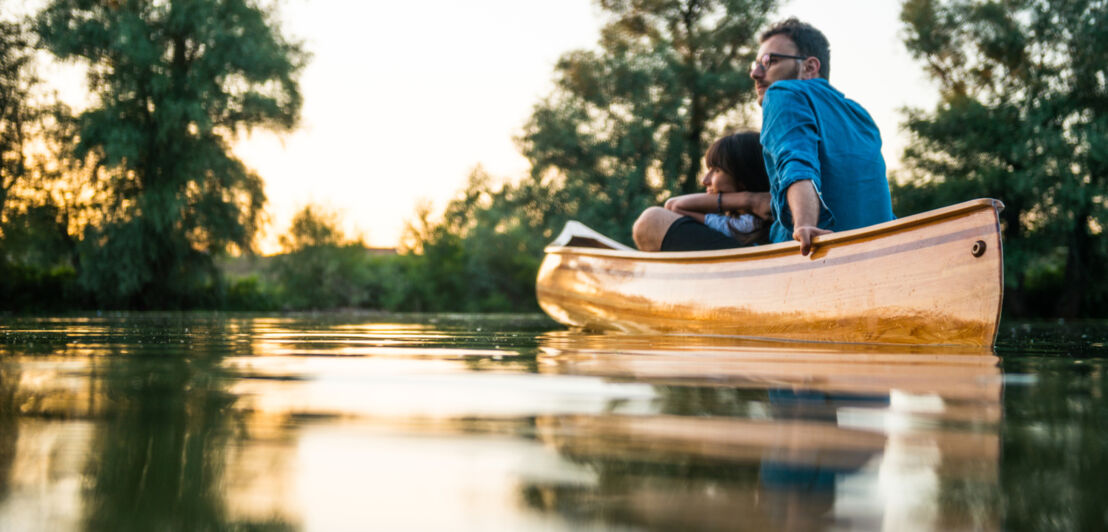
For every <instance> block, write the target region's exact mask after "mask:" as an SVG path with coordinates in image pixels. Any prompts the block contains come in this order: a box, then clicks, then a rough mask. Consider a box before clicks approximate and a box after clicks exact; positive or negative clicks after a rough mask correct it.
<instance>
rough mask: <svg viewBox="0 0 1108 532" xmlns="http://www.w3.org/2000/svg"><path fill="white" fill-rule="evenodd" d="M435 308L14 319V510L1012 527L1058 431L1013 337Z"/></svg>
mask: <svg viewBox="0 0 1108 532" xmlns="http://www.w3.org/2000/svg"><path fill="white" fill-rule="evenodd" d="M415 318H417V319H414V320H408V321H404V320H401V321H397V322H393V323H379V322H378V321H377V320H372V319H370V320H367V319H365V318H363V317H358V316H356V315H354V316H346V317H344V316H341V315H335V316H330V317H315V318H311V317H283V318H252V317H247V316H240V317H236V316H231V317H218V316H211V315H196V316H188V315H137V316H109V317H100V318H94V319H86V318H81V319H74V320H73V321H72V322H70V321H68V320H66V319H53V320H34V319H21V320H14V321H9V322H8V323H6V324H5V325H4V326H3V327H0V328H2V329H3V332H2V334H3V335H4V336H3V338H6V342H5V343H3V344H0V354H2V355H3V358H0V524H3V525H4V526H3V527H2V528H4V529H7V528H9V526H8V525H12V524H14V525H15V526H14V527H11V528H15V529H42V528H49V529H58V530H76V529H86V528H112V527H113V525H115V524H118V523H121V522H124V521H126V522H128V523H132V524H141V525H143V528H166V527H170V525H169V524H168V523H170V522H173V523H185V524H186V525H187V526H188V527H190V528H205V527H207V528H234V527H262V528H266V527H272V528H278V529H288V528H296V529H300V528H303V529H309V530H310V529H315V530H332V529H336V528H343V527H347V526H356V527H358V528H381V529H403V528H409V529H410V528H415V529H460V530H487V529H513V530H523V529H527V530H530V529H542V530H578V529H582V528H585V529H601V530H603V529H639V528H641V529H688V530H716V529H732V528H734V527H735V525H736V523H741V526H742V527H744V528H752V529H773V530H782V529H784V530H789V529H811V528H840V529H843V528H846V529H852V528H865V529H890V530H901V529H906V528H907V529H925V530H947V529H998V528H1005V526H1004V524H1005V522H1006V519H1007V517H1006V515H1007V514H1005V510H1004V507H1003V506H1002V505H1001V501H1002V500H1003V499H1004V497H1006V496H1009V495H1008V494H1011V493H1013V490H1014V489H1031V488H1030V487H1026V488H1025V487H1024V486H1027V485H1025V484H1018V485H1016V484H1010V481H1008V480H1004V479H1005V474H1003V472H1004V471H1020V470H1022V469H1020V468H1027V467H1029V466H1028V465H1027V464H1028V462H1027V461H1026V459H1021V461H1019V462H1010V461H1006V459H1007V458H1008V457H1009V456H1020V451H1019V449H1021V446H1027V445H1033V444H1035V442H1036V441H1037V440H1029V439H1026V438H1016V439H1013V438H1011V437H1007V438H1002V437H1001V436H1002V434H1004V430H1009V431H1010V430H1013V429H1005V427H1006V426H1008V424H1009V423H1011V421H1010V420H1009V419H1008V417H1009V414H1008V412H1010V411H1014V412H1017V415H1021V416H1026V415H1027V414H1026V412H1028V411H1029V408H1030V407H1031V405H1032V403H1020V404H1017V405H1007V404H1006V403H1007V402H1008V401H1009V399H1008V396H1009V395H1011V396H1014V397H1017V398H1018V397H1020V396H1021V395H1023V396H1026V394H1027V393H1028V390H1031V389H1034V388H1032V387H1034V386H1037V384H1036V383H1037V382H1038V379H1040V378H1042V379H1050V378H1052V377H1050V375H1051V374H1050V373H1043V374H1042V375H1041V376H1040V377H1028V376H1027V375H1018V374H1017V375H1005V373H1004V372H1002V367H1003V366H1004V361H1003V360H1002V359H1001V358H1000V357H998V356H997V355H996V354H994V353H993V352H992V351H990V350H967V349H943V350H937V349H932V348H921V347H900V348H893V349H890V348H875V347H866V346H833V345H818V344H801V343H787V342H758V341H749V340H739V339H735V338H725V337H694V336H645V335H627V334H586V333H580V332H573V331H555V332H547V331H549V330H550V329H551V327H550V325H549V322H545V321H539V320H540V318H533V319H532V318H529V320H531V321H528V320H519V319H516V320H514V321H512V320H510V321H507V322H503V321H497V319H495V318H492V317H483V318H464V317H444V318H441V319H440V318H428V317H415ZM432 319H434V321H435V322H434V323H431V320H432ZM1016 360H1021V359H1016ZM1088 363H1089V364H1090V365H1091V366H1093V367H1097V368H1099V367H1100V366H1098V365H1097V364H1096V363H1095V359H1090V360H1089V362H1088ZM1101 370H1102V369H1098V370H1097V371H1101ZM1067 379H1068V380H1067V382H1075V381H1074V380H1073V379H1074V377H1072V376H1069V377H1067ZM1006 383H1015V384H1010V385H1009V386H1015V388H1014V389H1012V390H1005V387H1006ZM1083 408H1088V406H1086V407H1083ZM1021 412H1022V413H1021ZM1062 419H1064V418H1062ZM1046 422H1047V421H1046V420H1041V421H1037V423H1039V424H1042V423H1046ZM1010 474H1011V473H1009V475H1010ZM1017 486H1018V488H1017ZM1015 493H1016V494H1019V493H1022V492H1015ZM136 504H138V505H139V506H136ZM135 508H141V510H138V511H136V510H135ZM182 512H188V516H189V517H188V518H187V519H186V518H185V517H184V515H185V514H183V513H182ZM173 526H183V525H179V524H178V525H173Z"/></svg>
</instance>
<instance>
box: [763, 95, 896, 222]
mask: <svg viewBox="0 0 1108 532" xmlns="http://www.w3.org/2000/svg"><path fill="white" fill-rule="evenodd" d="M762 154H763V156H764V158H765V162H766V172H767V173H768V174H769V183H770V185H769V186H770V194H771V197H772V204H773V214H774V217H775V220H774V222H773V226H772V227H771V228H770V241H772V242H784V241H788V240H792V234H793V216H792V213H791V212H790V211H789V203H788V201H787V194H786V191H787V190H788V189H789V185H792V184H793V183H795V182H797V181H802V180H805V179H809V180H811V181H812V184H813V185H815V189H816V193H817V194H818V195H819V199H820V213H819V224H818V225H819V227H820V228H823V229H830V230H832V231H846V230H848V229H856V228H859V227H865V226H868V225H873V224H877V223H881V222H887V221H889V220H892V219H893V218H894V216H893V209H892V200H891V199H890V197H889V182H888V178H887V177H886V176H885V159H884V158H882V157H881V134H880V132H878V130H877V125H876V124H874V123H873V119H872V118H870V116H869V113H867V112H866V110H865V109H863V108H862V106H860V105H858V104H857V103H855V102H853V101H851V100H848V99H846V98H845V97H843V94H842V93H841V92H839V91H838V90H836V89H835V88H834V87H832V86H831V85H830V84H828V83H827V80H825V79H811V80H785V81H778V82H776V83H774V84H773V85H770V87H769V89H767V90H766V94H765V98H764V99H763V100H762Z"/></svg>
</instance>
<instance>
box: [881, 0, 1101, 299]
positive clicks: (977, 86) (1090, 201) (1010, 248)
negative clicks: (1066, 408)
mask: <svg viewBox="0 0 1108 532" xmlns="http://www.w3.org/2000/svg"><path fill="white" fill-rule="evenodd" d="M1106 12H1108V2H1105V1H1103V0H1071V1H1066V2H1056V1H1048V0H1005V1H1002V2H1001V1H995V0H994V1H988V0H974V1H944V0H908V1H906V2H905V3H904V6H903V9H902V12H901V20H902V21H903V22H904V24H905V30H906V40H905V43H906V45H907V47H908V49H909V51H910V52H911V53H912V54H913V55H914V56H915V57H916V58H919V59H922V60H923V62H924V64H925V65H926V69H927V72H928V73H929V74H930V75H931V77H932V78H933V79H934V80H935V81H936V82H937V83H938V85H939V91H940V102H939V104H938V106H937V107H936V108H935V109H934V110H932V111H927V112H925V111H923V110H919V109H916V110H913V111H911V112H910V113H909V115H908V121H907V125H908V129H909V131H910V132H911V133H912V135H913V143H912V145H911V146H910V147H909V148H908V150H907V151H906V154H905V160H906V163H908V166H909V168H910V172H911V173H910V176H909V177H910V178H912V179H911V181H909V182H900V183H897V184H896V186H894V193H893V197H894V199H895V200H897V210H898V212H901V213H902V214H904V213H906V211H915V210H922V209H925V208H932V207H935V206H938V205H941V204H947V203H952V202H955V201H961V200H964V199H967V198H970V197H975V196H982V195H985V196H992V197H996V198H999V199H1001V200H1003V201H1004V203H1005V204H1006V209H1005V210H1004V211H1003V213H1002V223H1003V234H1004V241H1005V242H1004V245H1005V259H1006V264H1005V283H1006V289H1007V290H1006V291H1007V293H1006V295H1005V300H1006V303H1007V305H1008V308H1009V309H1010V310H1011V311H1014V312H1016V313H1017V314H1021V315H1028V314H1033V313H1035V312H1039V313H1043V312H1045V313H1052V314H1056V315H1061V316H1074V315H1078V314H1088V313H1091V312H1096V309H1101V310H1100V312H1101V313H1103V309H1104V308H1106V307H1108V305H1106V303H1108V290H1106V289H1105V288H1104V287H1105V283H1104V281H1105V280H1108V270H1106V268H1105V259H1106V258H1108V246H1106V244H1105V239H1104V238H1103V237H1102V235H1103V230H1104V227H1103V224H1104V220H1106V219H1108V218H1106V216H1105V215H1106V208H1108V190H1106V187H1108V112H1106V111H1108V86H1106V78H1108V16H1105V13H1106Z"/></svg>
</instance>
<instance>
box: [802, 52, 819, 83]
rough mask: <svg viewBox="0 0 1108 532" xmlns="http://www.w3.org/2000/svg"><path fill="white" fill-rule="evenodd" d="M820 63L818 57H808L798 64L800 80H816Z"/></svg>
mask: <svg viewBox="0 0 1108 532" xmlns="http://www.w3.org/2000/svg"><path fill="white" fill-rule="evenodd" d="M819 67H820V62H819V58H818V57H808V58H807V59H805V60H804V61H803V62H801V63H800V79H816V78H818V77H819Z"/></svg>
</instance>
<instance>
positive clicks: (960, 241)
mask: <svg viewBox="0 0 1108 532" xmlns="http://www.w3.org/2000/svg"><path fill="white" fill-rule="evenodd" d="M1001 208H1003V204H1001V203H1000V202H999V201H997V200H992V199H978V200H974V201H968V202H965V203H960V204H957V205H952V206H950V207H945V208H942V209H936V210H934V211H929V212H925V213H922V214H917V215H914V216H909V217H906V218H901V219H899V220H895V221H892V222H887V223H883V224H879V225H875V226H871V227H866V228H863V229H855V230H852V231H843V232H840V233H832V234H830V235H826V236H823V237H819V238H817V239H816V240H815V244H816V248H815V251H814V252H813V253H812V254H811V255H809V256H807V257H804V256H801V255H800V253H799V251H798V249H799V248H798V246H799V244H797V243H795V242H787V243H780V244H773V245H768V246H758V247H754V248H745V249H737V250H722V251H697V252H662V253H647V252H641V251H635V250H632V249H630V248H627V247H626V246H623V245H621V244H618V243H617V242H615V241H612V240H611V239H608V238H606V237H604V236H603V235H600V234H599V233H596V232H595V231H592V230H591V229H589V228H587V227H585V226H583V225H581V224H579V223H576V222H570V223H569V224H567V225H566V228H565V229H564V230H563V231H562V233H561V234H560V235H559V236H558V238H557V239H556V240H555V241H554V242H553V243H552V244H551V245H550V246H548V247H547V248H546V257H545V258H544V260H543V263H542V266H541V267H540V269H539V274H538V279H537V281H536V292H537V295H538V300H539V305H540V306H541V307H542V309H543V310H544V311H546V313H547V314H549V315H550V316H551V317H553V318H554V319H555V320H557V321H559V322H560V323H563V324H566V325H571V326H580V327H586V328H590V329H598V330H623V331H629V332H662V333H688V334H725V335H739V336H750V337H761V338H776V339H787V340H804V341H824V342H851V343H886V344H949V345H973V346H984V345H992V343H993V341H994V340H995V338H996V331H997V322H998V321H999V319H1000V302H1001V296H1002V293H1003V254H1002V252H1001V245H1000V227H999V221H998V217H997V213H998V211H999V210H1000V209H1001Z"/></svg>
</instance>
